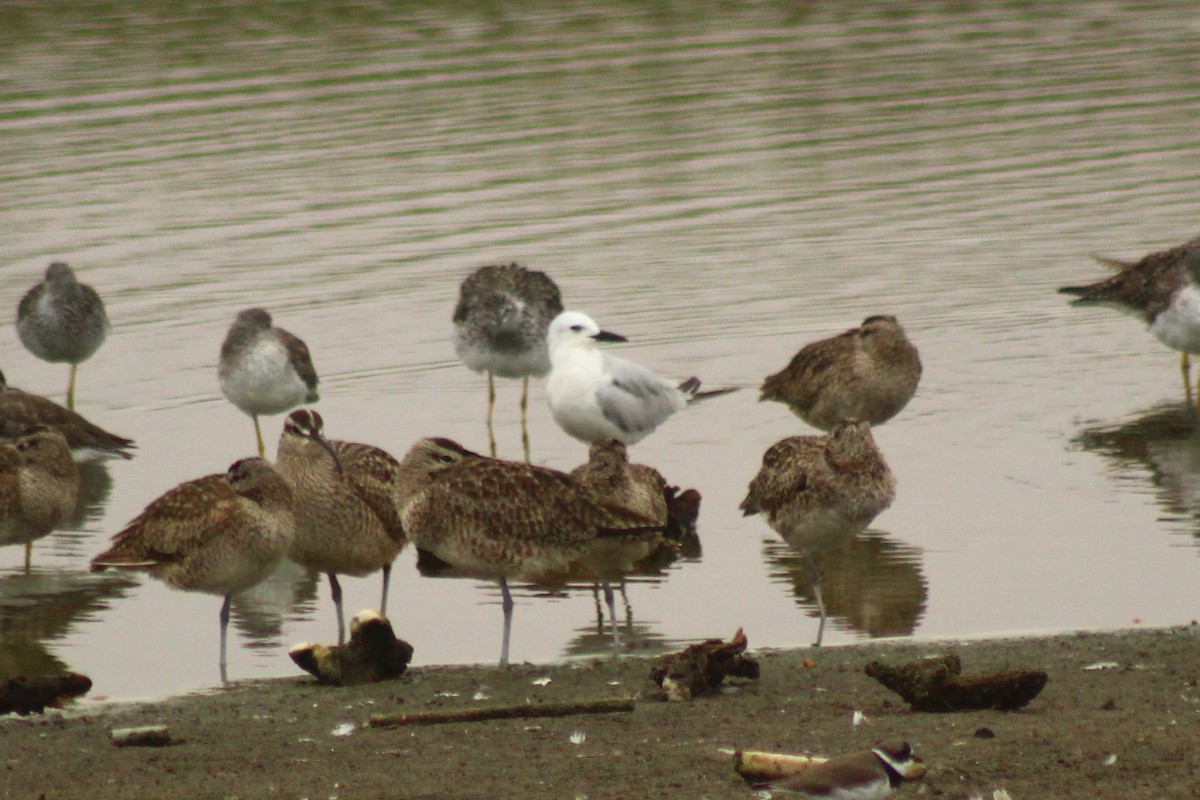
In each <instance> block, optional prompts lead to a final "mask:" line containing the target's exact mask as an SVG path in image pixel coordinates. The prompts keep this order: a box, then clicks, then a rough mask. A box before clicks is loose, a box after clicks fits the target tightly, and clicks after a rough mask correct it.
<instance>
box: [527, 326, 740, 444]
mask: <svg viewBox="0 0 1200 800" xmlns="http://www.w3.org/2000/svg"><path fill="white" fill-rule="evenodd" d="M624 341H626V339H625V337H624V336H621V335H620V334H616V333H610V332H609V331H603V330H600V326H598V325H597V324H596V323H595V322H594V321H592V319H591V318H590V317H588V316H587V315H586V314H581V313H579V312H578V311H565V312H563V313H562V314H559V315H558V316H557V317H555V318H554V321H553V322H551V323H550V333H549V336H548V343H549V346H550V365H551V367H550V380H549V382H548V383H547V385H546V390H547V392H548V393H549V395H550V411H551V413H552V414H553V416H554V421H555V422H557V423H558V426H559V427H560V428H562V429H563V431H565V432H566V433H567V435H568V436H572V437H574V438H576V439H578V440H580V441H581V442H585V443H587V444H591V443H592V442H595V441H602V440H606V439H616V440H617V441H619V442H622V443H623V444H626V445H631V444H636V443H637V442H640V441H641V440H642V439H644V438H645V437H646V436H648V435H649V434H650V433H652V432H653V431H654V429H655V428H657V427H658V426H659V425H661V424H662V423H663V422H665V421H666V420H667V418H668V417H670V416H671V415H672V414H674V413H675V412H676V411H679V410H680V409H682V408H683V407H684V406H686V405H688V404H689V403H693V402H695V401H697V400H702V399H704V398H706V397H715V396H716V395H721V394H726V393H728V392H732V391H734V389H732V388H726V389H714V390H712V391H707V392H701V391H700V381H699V379H697V378H688V379H687V380H686V381H684V382H683V383H681V384H679V385H678V386H673V385H671V384H669V383H665V382H664V381H663V380H662V379H661V378H659V377H658V376H657V375H655V374H654V373H653V372H651V371H650V370H648V369H646V368H645V367H643V366H642V365H641V364H636V363H634V362H632V361H628V360H626V359H624V358H618V357H617V356H613V355H609V354H608V353H605V352H602V351H601V350H599V349H597V347H596V343H597V342H624Z"/></svg>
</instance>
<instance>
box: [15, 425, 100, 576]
mask: <svg viewBox="0 0 1200 800" xmlns="http://www.w3.org/2000/svg"><path fill="white" fill-rule="evenodd" d="M80 482H81V481H80V477H79V468H78V467H77V466H76V465H75V462H74V460H72V458H71V449H70V447H68V446H67V440H66V439H65V438H63V435H62V434H61V433H59V432H58V431H56V430H53V429H52V428H47V427H44V426H35V427H33V428H30V429H28V430H26V431H24V432H23V433H22V434H20V435H19V436H17V437H16V438H15V439H13V440H12V441H11V442H3V443H0V545H8V544H24V545H25V568H26V569H28V568H29V566H30V563H31V559H32V555H33V542H34V540H36V539H40V538H41V537H43V536H45V535H46V534H48V533H50V531H52V530H54V528H56V527H57V526H58V525H59V523H61V522H63V521H64V520H65V519H66V518H67V517H68V516H69V515H70V514H71V512H73V511H74V510H75V504H76V503H77V502H78V501H79V486H80Z"/></svg>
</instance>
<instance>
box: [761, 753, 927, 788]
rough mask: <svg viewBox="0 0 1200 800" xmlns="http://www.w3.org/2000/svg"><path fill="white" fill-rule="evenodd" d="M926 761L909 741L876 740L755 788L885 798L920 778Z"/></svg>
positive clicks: (923, 772) (923, 773)
mask: <svg viewBox="0 0 1200 800" xmlns="http://www.w3.org/2000/svg"><path fill="white" fill-rule="evenodd" d="M925 771H926V769H925V763H924V762H923V761H922V760H921V759H920V758H917V757H916V756H915V755H913V751H912V746H911V745H909V743H908V742H904V743H902V744H900V745H887V744H877V745H875V747H873V748H871V749H870V750H867V751H866V752H862V753H850V754H847V755H844V756H835V757H834V758H831V759H829V760H827V761H819V762H815V763H813V764H812V765H811V766H809V768H808V769H806V770H804V771H802V772H799V773H797V774H795V775H793V776H791V777H787V778H781V779H779V780H775V781H771V782H770V783H763V784H756V785H755V786H754V788H755V789H765V790H766V791H767V792H768V793H779V794H781V795H786V796H788V797H793V796H795V797H802V798H808V799H809V800H884V798H886V797H889V796H891V794H892V793H893V792H895V791H896V790H897V789H899V788H900V785H901V784H902V783H904V782H905V781H916V780H920V779H921V778H922V777H923V776H924V775H925Z"/></svg>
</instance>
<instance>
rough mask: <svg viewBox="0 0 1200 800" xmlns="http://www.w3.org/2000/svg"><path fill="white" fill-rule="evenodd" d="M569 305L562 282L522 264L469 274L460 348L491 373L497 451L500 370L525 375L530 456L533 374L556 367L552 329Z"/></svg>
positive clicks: (473, 365) (459, 322) (458, 330)
mask: <svg viewBox="0 0 1200 800" xmlns="http://www.w3.org/2000/svg"><path fill="white" fill-rule="evenodd" d="M562 309H563V305H562V296H561V295H560V294H559V291H558V286H556V285H555V283H554V281H552V280H551V279H550V277H549V276H548V275H546V273H544V272H536V271H533V270H528V269H525V268H524V267H522V266H520V265H519V264H506V265H502V266H490V267H480V268H479V269H477V270H475V272H473V273H471V274H470V275H468V276H467V278H466V279H465V280H464V281H463V282H462V286H461V287H459V291H458V305H456V306H455V307H454V351H455V352H456V353H458V357H459V358H461V359H462V361H463V363H464V364H466V365H467V368H468V369H470V370H472V371H474V372H486V373H487V378H488V408H487V431H488V444H489V445H490V447H491V454H492V456H493V457H495V455H496V435H495V433H494V431H493V429H492V412H493V409H494V408H495V405H496V384H495V379H494V376H495V375H499V376H500V377H502V378H520V379H521V441H522V443H523V444H524V446H525V460H526V461H528V460H529V429H528V424H527V416H528V409H529V377H530V376H531V375H532V376H534V377H539V378H540V377H541V376H543V375H545V374H546V373H547V372H549V371H550V355H549V353H548V351H547V349H546V330H547V328H548V327H549V325H550V320H552V319H554V318H555V317H556V316H558V315H559V314H560V313H561V312H562Z"/></svg>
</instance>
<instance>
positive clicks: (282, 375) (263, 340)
mask: <svg viewBox="0 0 1200 800" xmlns="http://www.w3.org/2000/svg"><path fill="white" fill-rule="evenodd" d="M217 379H218V380H219V381H220V384H221V392H222V393H224V395H225V397H227V398H228V399H229V402H231V403H233V404H234V405H235V406H237V407H238V408H239V409H241V410H242V412H243V413H245V414H249V415H250V418H251V419H253V420H254V436H255V438H256V439H257V441H258V454H259V455H260V456H261V455H263V454H264V453H265V452H266V448H265V447H264V445H263V438H262V429H261V428H260V427H259V424H258V417H259V415H262V414H282V413H283V412H284V411H287V410H289V409H292V408H295V407H296V406H298V405H300V404H301V403H315V402H317V400H318V395H317V371H316V369H314V368H313V363H312V357H311V356H310V355H309V353H308V347H307V345H305V344H304V342H302V341H300V340H299V339H298V338H296V337H295V336H293V335H292V334H290V333H288V332H287V331H285V330H284V329H283V328H274V327H272V326H271V315H270V314H269V313H267V311H266V309H263V308H248V309H246V310H245V311H242V312H240V313H239V314H238V315H237V318H236V319H235V320H234V321H233V325H231V326H230V327H229V332H228V333H227V334H225V342H224V343H223V344H222V345H221V360H220V363H219V364H218V365H217Z"/></svg>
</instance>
